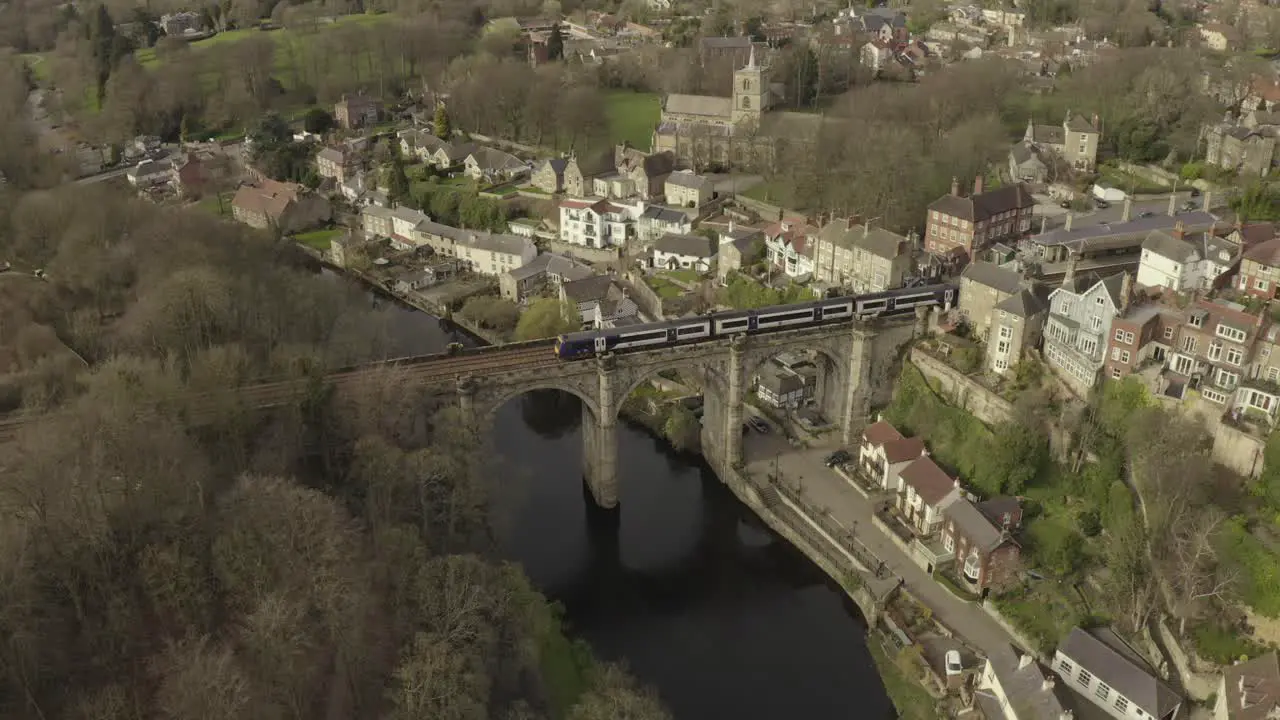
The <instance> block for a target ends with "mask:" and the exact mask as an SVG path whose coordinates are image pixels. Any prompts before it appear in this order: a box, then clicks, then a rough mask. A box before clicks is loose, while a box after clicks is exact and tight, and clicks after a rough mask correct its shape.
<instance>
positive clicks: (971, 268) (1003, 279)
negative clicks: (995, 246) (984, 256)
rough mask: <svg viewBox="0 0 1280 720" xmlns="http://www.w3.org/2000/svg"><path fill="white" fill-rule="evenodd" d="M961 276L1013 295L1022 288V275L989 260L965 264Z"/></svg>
mask: <svg viewBox="0 0 1280 720" xmlns="http://www.w3.org/2000/svg"><path fill="white" fill-rule="evenodd" d="M960 277H962V278H964V279H966V280H970V281H972V282H975V283H978V284H979V285H985V286H987V287H989V288H995V289H996V290H998V291H1000V292H1002V293H1004V294H1006V295H1012V294H1014V293H1016V292H1018V291H1019V290H1021V289H1022V275H1021V274H1019V273H1017V272H1015V271H1013V270H1007V269H1005V268H1002V267H1000V266H999V265H996V264H995V263H989V262H972V263H969V264H968V265H966V266H965V268H964V272H962V273H960Z"/></svg>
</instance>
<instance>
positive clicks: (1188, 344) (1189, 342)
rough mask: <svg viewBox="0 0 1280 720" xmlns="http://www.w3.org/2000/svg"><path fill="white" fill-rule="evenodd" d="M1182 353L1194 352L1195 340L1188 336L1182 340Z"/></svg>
mask: <svg viewBox="0 0 1280 720" xmlns="http://www.w3.org/2000/svg"><path fill="white" fill-rule="evenodd" d="M1182 351H1183V352H1189V353H1193V352H1195V351H1196V339H1195V338H1193V337H1191V336H1190V335H1188V336H1187V337H1184V338H1182Z"/></svg>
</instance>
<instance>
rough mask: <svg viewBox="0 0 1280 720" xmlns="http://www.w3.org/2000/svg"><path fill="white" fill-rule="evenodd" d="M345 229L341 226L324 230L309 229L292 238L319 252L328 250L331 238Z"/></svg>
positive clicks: (339, 234)
mask: <svg viewBox="0 0 1280 720" xmlns="http://www.w3.org/2000/svg"><path fill="white" fill-rule="evenodd" d="M345 232H346V230H345V229H343V228H327V229H324V230H310V231H308V232H304V233H298V234H297V235H294V236H293V239H294V240H296V241H298V242H300V243H302V244H303V245H306V246H307V247H309V248H312V249H313V250H320V251H321V252H323V251H325V250H328V249H329V245H330V244H331V243H332V242H333V239H334V238H336V237H340V236H341V235H342V234H343V233H345Z"/></svg>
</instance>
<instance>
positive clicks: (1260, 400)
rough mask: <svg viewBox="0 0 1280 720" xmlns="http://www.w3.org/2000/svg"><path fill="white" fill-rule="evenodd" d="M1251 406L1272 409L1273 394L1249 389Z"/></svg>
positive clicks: (1266, 409)
mask: <svg viewBox="0 0 1280 720" xmlns="http://www.w3.org/2000/svg"><path fill="white" fill-rule="evenodd" d="M1249 407H1254V408H1258V409H1259V410H1265V411H1270V410H1271V396H1270V395H1268V394H1266V393H1261V392H1258V391H1257V390H1250V391H1249Z"/></svg>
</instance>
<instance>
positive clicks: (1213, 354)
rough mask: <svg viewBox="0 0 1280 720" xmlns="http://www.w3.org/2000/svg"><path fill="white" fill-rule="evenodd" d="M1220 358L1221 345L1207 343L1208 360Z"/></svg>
mask: <svg viewBox="0 0 1280 720" xmlns="http://www.w3.org/2000/svg"><path fill="white" fill-rule="evenodd" d="M1221 358H1222V343H1220V342H1218V341H1217V340H1214V341H1213V342H1210V343H1209V359H1210V360H1215V361H1216V360H1219V359H1221Z"/></svg>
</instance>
